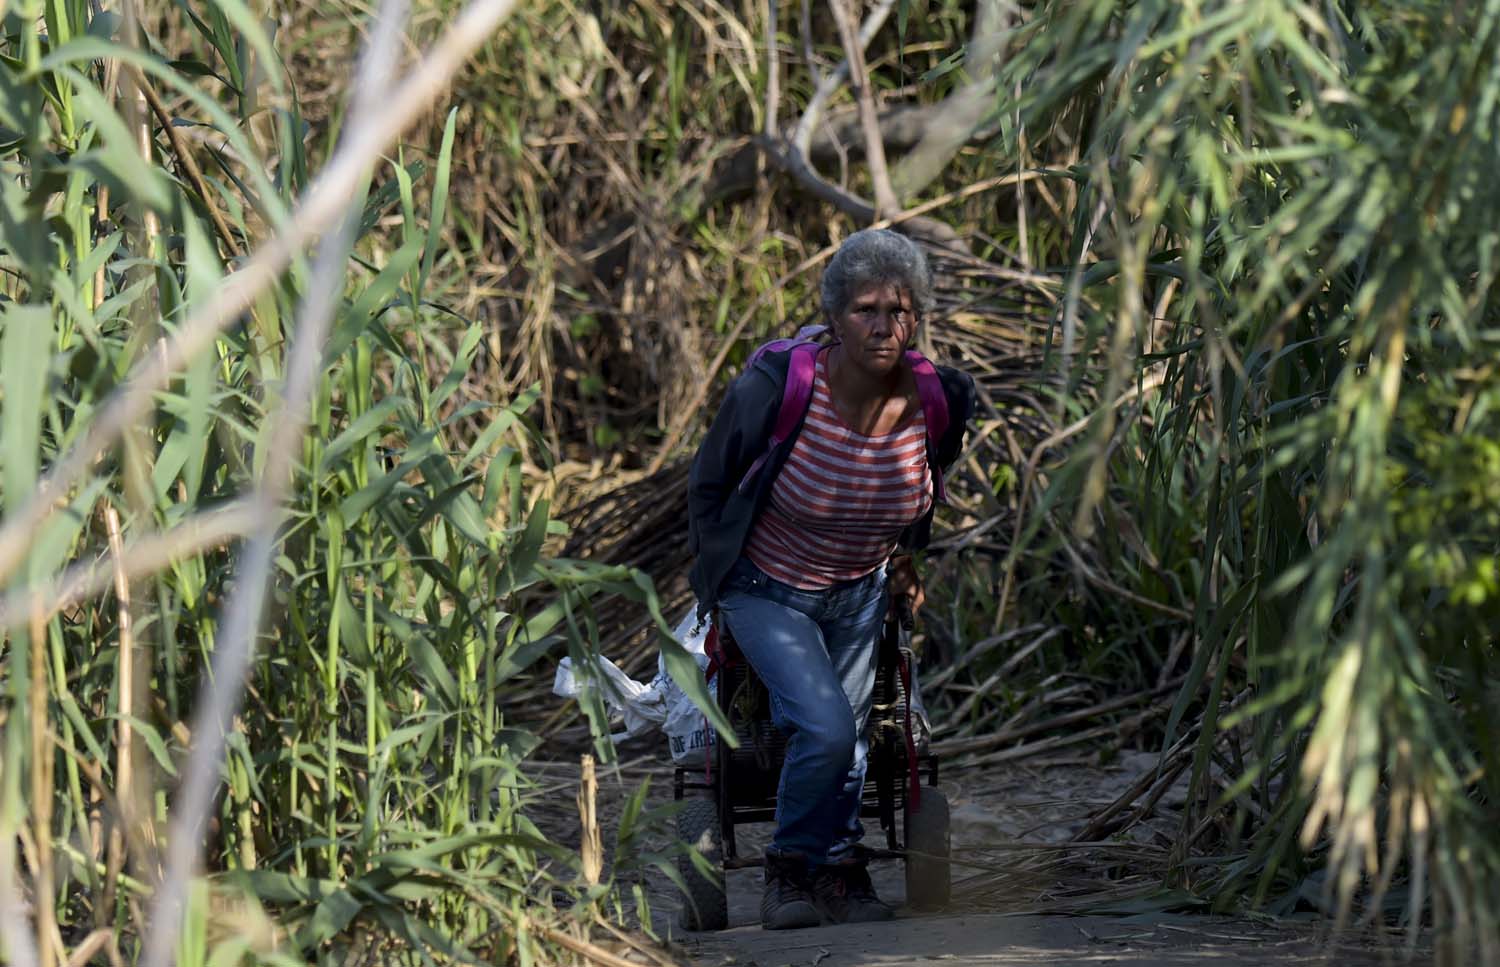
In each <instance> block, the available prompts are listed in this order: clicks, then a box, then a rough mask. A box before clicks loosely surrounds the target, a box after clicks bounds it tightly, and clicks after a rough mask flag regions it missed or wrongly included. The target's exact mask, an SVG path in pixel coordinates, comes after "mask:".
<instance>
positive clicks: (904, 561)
mask: <svg viewBox="0 0 1500 967" xmlns="http://www.w3.org/2000/svg"><path fill="white" fill-rule="evenodd" d="M886 588H887V589H888V590H889V591H890V595H891V604H893V605H896V606H897V607H899V606H900V604H901V600H902V599H903V598H905V599H906V601H907V602H908V603H909V606H910V607H911V613H912V616H913V617H915V616H916V614H917V611H919V610H920V609H921V607H922V602H924V601H926V600H927V594H926V592H924V591H923V590H922V578H921V576H920V575H919V574H917V566H916V564H915V563H913V562H912V559H911V556H910V555H907V554H903V555H901V556H900V557H893V558H891V566H890V568H889V570H888V571H887V572H886Z"/></svg>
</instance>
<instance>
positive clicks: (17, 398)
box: [0, 302, 54, 512]
mask: <svg viewBox="0 0 1500 967" xmlns="http://www.w3.org/2000/svg"><path fill="white" fill-rule="evenodd" d="M0 325H3V326H4V327H5V332H4V335H3V336H0V357H3V358H0V377H3V381H4V389H3V392H4V396H3V400H4V414H3V416H0V429H3V431H4V441H3V444H0V453H3V454H4V458H5V470H4V477H3V479H4V481H5V506H6V508H7V509H8V510H10V511H12V512H14V511H15V510H16V508H18V507H19V506H20V505H21V503H22V502H23V501H24V500H25V499H26V498H27V497H29V496H30V495H31V488H32V486H33V485H34V484H35V483H36V478H37V471H38V469H39V468H40V466H41V418H42V405H43V403H45V402H46V396H47V373H48V370H49V369H50V368H51V364H52V346H53V340H54V332H53V328H52V327H53V322H52V313H51V312H50V311H48V309H47V308H46V307H45V306H28V305H20V304H18V303H14V302H7V303H0Z"/></svg>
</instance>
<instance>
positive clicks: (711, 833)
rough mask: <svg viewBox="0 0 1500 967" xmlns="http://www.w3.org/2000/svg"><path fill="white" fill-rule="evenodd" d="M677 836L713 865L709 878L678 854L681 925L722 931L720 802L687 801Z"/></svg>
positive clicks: (725, 919) (725, 901)
mask: <svg viewBox="0 0 1500 967" xmlns="http://www.w3.org/2000/svg"><path fill="white" fill-rule="evenodd" d="M945 828H946V827H945ZM677 835H678V837H679V838H681V839H682V841H683V842H685V843H687V844H688V845H689V846H692V847H693V848H694V849H696V850H697V851H698V852H699V853H702V854H703V857H704V859H706V860H708V861H709V863H711V864H713V867H714V873H713V876H712V877H711V878H706V877H704V875H703V872H702V871H701V870H700V869H698V867H696V866H694V865H693V860H692V857H690V856H687V855H686V854H684V855H682V856H679V857H677V872H679V873H680V874H682V880H683V882H684V883H686V884H687V896H685V897H683V901H682V925H683V926H684V927H686V928H687V929H688V930H723V929H724V928H725V927H727V926H729V897H728V896H727V895H726V894H725V893H724V867H723V863H724V835H723V833H722V832H721V831H720V829H719V807H718V804H717V803H715V802H714V801H713V800H712V799H689V800H687V801H686V802H684V803H683V806H682V811H681V812H679V813H678V814H677Z"/></svg>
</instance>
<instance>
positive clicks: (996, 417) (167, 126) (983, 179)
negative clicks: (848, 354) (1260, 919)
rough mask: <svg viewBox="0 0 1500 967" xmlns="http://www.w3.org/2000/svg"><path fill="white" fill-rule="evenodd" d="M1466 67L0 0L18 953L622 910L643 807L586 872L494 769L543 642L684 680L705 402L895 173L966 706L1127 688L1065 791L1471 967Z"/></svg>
mask: <svg viewBox="0 0 1500 967" xmlns="http://www.w3.org/2000/svg"><path fill="white" fill-rule="evenodd" d="M360 50H362V51H363V54H362V55H361V56H362V57H363V60H362V62H361V63H362V65H363V66H357V65H356V53H355V52H356V51H360ZM1497 56H1500V5H1497V4H1495V3H1462V4H1451V3H1437V2H1430V3H1429V2H1399V3H1397V2H1368V3H1356V2H1341V3H1335V2H1329V3H1324V4H1306V3H1299V2H1292V0H1258V2H1252V3H1238V2H1236V3H1231V2H1228V0H1209V2H1201V3H1182V4H1180V3H1175V2H1171V3H1169V2H1152V0H1138V2H1125V0H1066V2H1065V0H1037V2H1033V3H1023V4H1012V3H1008V2H1002V0H975V2H959V0H953V2H945V0H926V2H906V0H901V2H895V0H879V2H877V3H875V4H874V5H872V6H867V7H859V6H857V5H853V4H845V3H844V2H843V0H834V2H833V3H832V4H817V5H814V4H812V3H811V0H806V2H803V3H801V4H798V5H790V4H789V5H782V4H781V3H780V2H779V0H760V2H756V0H746V2H743V3H736V4H730V3H727V2H723V0H702V2H691V0H685V2H653V0H641V2H636V3H631V4H618V3H609V2H604V3H597V4H593V5H577V4H572V3H566V2H555V3H554V2H538V3H533V4H527V5H521V6H517V7H514V8H513V7H512V5H511V4H510V3H507V2H503V0H478V2H476V3H475V4H474V5H473V6H471V7H468V8H465V10H463V11H458V10H456V9H454V8H453V7H452V6H451V5H449V4H445V3H436V4H432V3H427V4H420V5H417V6H415V7H414V8H412V9H410V10H407V9H406V7H405V5H404V4H402V3H399V2H388V3H386V4H384V5H383V6H382V8H381V10H380V11H378V12H377V11H372V10H370V9H368V8H367V7H366V6H365V5H351V4H341V3H334V2H329V3H323V4H318V5H292V4H280V3H274V2H273V3H270V4H257V3H250V4H245V3H242V2H240V0H202V2H200V0H187V2H182V3H177V4H173V5H167V4H139V5H138V4H134V3H124V4H109V5H105V4H97V3H92V2H88V0H4V2H0V166H3V179H0V232H3V237H0V428H3V430H0V432H3V440H0V447H3V471H0V497H3V501H4V504H3V505H4V508H5V517H4V521H3V524H0V582H3V597H0V621H3V624H4V628H5V632H4V635H5V637H4V639H3V646H0V647H3V652H0V658H3V664H0V676H3V678H0V686H3V691H4V695H5V699H4V704H3V706H0V708H3V716H4V719H3V746H0V757H3V758H0V936H3V937H4V938H5V939H4V941H3V942H4V944H5V953H6V956H7V957H8V958H9V959H10V960H11V961H12V962H15V963H22V964H30V963H41V964H54V963H61V962H65V961H66V962H77V963H84V962H88V961H90V960H91V959H92V960H97V961H99V962H110V963H120V962H144V963H147V964H151V965H153V967H154V965H156V964H164V963H167V962H169V961H171V960H173V959H175V960H177V961H178V962H180V963H184V964H187V963H192V964H198V963H215V964H221V963H233V962H238V961H242V960H246V959H251V960H261V961H266V962H294V963H305V962H309V961H311V960H317V961H319V962H325V961H327V962H333V961H342V962H359V961H362V960H366V959H381V960H390V959H401V960H409V961H411V962H414V963H415V962H417V961H425V960H427V959H429V958H431V959H441V960H464V961H469V960H485V961H491V962H501V961H505V962H510V961H515V962H519V963H532V962H549V961H552V960H555V959H561V958H564V957H572V956H595V957H597V956H598V955H599V954H598V951H599V950H600V949H601V948H599V947H598V946H597V945H598V943H600V942H602V941H601V940H600V938H612V941H619V936H618V935H617V934H616V933H615V932H614V931H616V930H617V929H618V925H619V924H622V923H626V922H634V921H633V918H635V917H639V918H640V919H642V920H645V919H648V918H647V917H646V916H644V914H645V913H646V911H645V910H643V909H642V907H643V906H644V905H645V904H646V897H645V895H644V894H643V893H641V892H640V891H639V890H638V889H635V888H633V886H632V884H633V883H634V882H635V881H634V880H633V879H632V871H633V870H635V869H639V868H640V867H642V866H646V865H655V866H658V867H661V868H663V869H668V870H669V869H671V863H670V860H671V857H670V856H669V855H657V854H652V853H649V852H645V851H644V850H642V849H641V848H640V847H639V843H640V839H639V832H640V829H641V825H642V823H644V822H646V821H647V817H646V816H645V815H644V814H643V813H642V811H641V803H642V802H643V801H644V800H643V798H638V799H636V800H634V805H633V807H632V808H631V809H629V810H627V815H626V820H625V822H623V823H622V825H621V828H620V829H619V831H618V842H617V844H616V848H615V853H614V858H615V863H614V866H613V868H612V877H613V878H612V879H608V880H606V881H605V882H604V883H603V884H600V885H591V884H590V882H589V878H588V877H587V876H580V875H579V874H580V872H581V871H580V870H579V869H578V859H577V857H575V856H573V855H571V854H570V853H569V852H568V851H566V850H562V849H560V848H558V847H557V846H556V845H554V844H552V843H549V842H548V841H547V840H546V839H545V837H543V836H542V835H541V834H540V832H539V831H538V829H537V828H536V826H535V825H533V824H532V823H531V822H530V821H529V820H528V819H527V817H526V810H525V808H523V802H524V800H525V799H526V797H527V794H528V790H534V789H536V788H537V786H536V783H535V780H534V779H531V778H528V775H529V774H530V773H531V772H532V770H529V769H528V766H527V756H528V755H531V754H533V753H534V749H535V746H536V743H537V741H538V736H542V735H550V736H552V737H553V738H554V740H559V739H560V738H561V737H566V736H567V735H569V734H572V733H569V732H567V730H566V729H563V730H562V731H559V729H560V728H561V726H562V725H565V724H566V723H565V722H563V721H562V720H561V719H560V718H559V716H558V714H557V713H556V711H555V706H554V705H550V704H544V703H542V702H541V700H540V696H541V695H542V694H544V692H545V688H546V684H547V682H548V681H549V680H550V671H551V667H552V662H551V659H552V658H555V657H556V656H558V655H560V654H562V653H563V652H565V651H566V652H567V653H570V654H572V655H573V656H574V658H575V659H576V660H578V661H579V662H582V663H585V664H587V663H588V662H590V661H592V660H593V659H594V658H595V657H596V656H597V655H598V654H599V653H600V651H601V648H602V649H603V651H604V652H605V653H608V654H611V655H613V656H616V657H620V658H621V659H622V661H623V662H624V663H625V664H627V666H628V667H631V668H632V669H639V668H640V667H643V666H644V665H645V664H647V663H649V662H652V661H654V660H655V659H654V656H655V652H656V649H657V647H658V646H659V647H661V648H663V649H664V651H665V654H666V655H667V656H668V658H669V664H670V665H671V667H672V669H673V671H674V674H675V675H676V676H677V677H678V679H679V681H681V682H683V683H684V684H685V686H687V687H689V688H691V689H693V690H695V693H696V694H698V695H700V696H701V695H702V692H701V681H700V680H699V679H698V678H697V673H696V669H695V667H694V666H693V664H692V662H691V659H690V658H688V657H687V656H686V655H685V654H684V653H683V652H682V651H681V649H680V648H677V647H676V646H675V645H674V644H673V642H672V640H671V638H670V636H669V635H667V634H666V631H667V629H668V628H669V624H668V622H667V618H668V617H676V614H677V611H678V609H680V608H681V605H682V600H683V599H682V594H683V590H682V586H681V577H680V567H681V563H682V554H683V548H682V546H681V538H680V535H678V534H677V530H678V528H675V527H672V526H670V525H671V522H672V521H673V520H674V519H679V520H680V514H678V516H677V517H676V518H674V516H673V515H674V513H677V512H676V511H675V510H674V508H675V507H676V501H678V499H679V497H680V490H681V475H682V472H683V466H684V464H683V457H684V454H686V453H688V452H690V448H691V444H692V441H693V438H694V433H695V432H696V431H697V429H698V428H699V426H700V425H701V422H702V420H703V418H704V414H705V412H707V411H708V410H710V409H711V407H712V405H713V402H714V400H715V399H716V393H717V391H718V388H719V387H720V386H721V385H722V383H723V380H724V378H725V377H726V376H727V375H728V374H729V373H732V372H733V370H734V368H735V366H736V365H737V363H738V361H739V360H741V359H742V358H743V357H744V355H745V353H746V352H747V351H748V349H749V347H751V346H753V345H754V344H755V342H756V341H758V340H759V339H761V338H763V337H764V336H766V335H767V334H769V333H778V334H780V333H785V332H787V331H788V330H789V329H791V328H792V327H793V326H794V325H795V324H796V323H797V322H800V321H803V320H805V319H807V318H809V317H810V316H811V315H812V314H813V304H812V301H811V299H810V295H811V293H812V292H814V291H815V284H816V279H817V275H818V271H819V268H820V266H821V264H822V262H823V261H824V260H826V258H827V257H828V256H829V255H830V254H831V253H832V251H833V250H834V249H835V248H836V246H837V243H838V240H839V239H840V238H842V237H843V236H845V235H847V234H848V232H849V231H851V230H853V229H854V228H856V227H859V226H861V225H864V224H869V223H872V222H877V221H879V222H881V223H885V222H890V221H892V220H894V223H895V224H897V225H898V226H900V227H901V228H902V230H905V231H909V232H911V233H912V234H914V235H916V236H917V237H919V238H921V239H923V240H924V242H926V243H927V244H928V245H930V246H931V248H932V251H933V255H934V259H935V262H936V264H937V266H938V268H939V269H940V273H941V292H940V295H941V307H940V313H939V317H938V318H935V319H933V320H931V321H930V323H929V325H928V328H927V333H926V337H925V338H926V340H927V346H926V348H928V349H930V350H931V351H932V352H933V354H934V355H937V356H939V357H943V358H945V359H946V360H947V361H951V362H955V363H957V364H959V365H963V366H966V367H968V368H970V369H971V371H974V372H975V373H976V375H977V376H978V377H979V378H980V381H981V384H982V386H983V388H984V391H985V398H986V408H985V413H984V414H983V419H982V420H981V421H980V422H979V424H978V425H977V426H976V432H975V442H974V443H973V445H972V448H971V451H970V453H968V454H967V455H966V457H965V460H964V463H963V466H962V468H961V470H960V472H959V474H957V475H956V480H955V484H956V486H955V488H954V491H955V493H954V504H955V505H954V507H953V508H952V509H951V512H950V513H949V514H948V516H947V518H946V521H945V527H946V530H945V532H944V533H943V534H942V535H941V537H940V539H939V541H938V542H937V544H936V546H935V547H934V550H933V552H932V553H931V554H930V555H929V558H928V561H927V571H928V575H929V583H930V584H931V585H932V587H933V590H934V592H935V594H934V597H935V602H934V606H933V607H932V609H931V613H930V614H929V616H928V618H927V622H926V638H927V652H926V654H927V661H928V663H929V664H930V666H931V668H930V669H929V675H930V678H929V680H930V681H932V682H933V683H934V684H933V688H934V691H935V693H936V701H937V702H938V704H939V705H940V707H941V711H940V712H939V715H940V717H941V718H943V720H944V721H945V723H946V725H945V729H946V732H945V733H944V735H942V736H940V739H942V741H944V742H947V743H948V745H947V746H946V748H947V749H948V750H949V751H953V752H960V751H961V752H964V753H967V754H970V755H975V756H977V757H978V761H981V762H983V761H1003V760H1004V757H1005V756H1007V755H1011V754H1013V753H1014V750H1015V747H1016V745H1015V743H1016V742H1018V741H1020V740H1021V739H1022V738H1026V739H1028V740H1036V739H1038V738H1040V740H1041V741H1045V742H1053V743H1057V742H1071V741H1087V740H1089V739H1090V737H1093V738H1095V739H1097V738H1099V737H1100V734H1101V733H1100V732H1092V731H1090V729H1088V728H1083V727H1082V726H1084V725H1085V724H1088V725H1090V726H1095V727H1101V726H1102V733H1103V734H1108V735H1112V736H1118V735H1120V734H1125V735H1129V736H1133V737H1134V738H1135V741H1137V742H1139V743H1140V744H1141V745H1143V746H1144V747H1149V748H1153V749H1160V750H1161V751H1162V769H1161V773H1160V776H1159V777H1154V778H1155V781H1154V782H1153V783H1151V784H1150V785H1148V786H1147V787H1144V788H1142V789H1139V790H1134V791H1133V793H1134V795H1133V798H1132V797H1126V798H1122V801H1121V802H1119V803H1117V804H1115V806H1114V807H1111V808H1110V809H1106V810H1103V811H1102V812H1101V814H1100V815H1099V816H1098V817H1097V822H1096V823H1094V824H1091V826H1090V829H1089V831H1088V832H1089V834H1090V835H1089V837H1087V838H1089V839H1095V838H1102V837H1106V836H1109V835H1116V834H1120V833H1122V832H1123V831H1124V830H1125V828H1126V827H1127V825H1128V824H1129V822H1130V821H1131V819H1132V817H1135V818H1138V817H1139V815H1140V814H1141V808H1142V807H1141V806H1140V805H1138V803H1139V804H1144V808H1146V809H1149V807H1150V803H1151V802H1152V801H1153V800H1152V796H1153V795H1155V796H1158V797H1159V795H1160V792H1159V791H1158V790H1159V789H1162V788H1164V785H1163V784H1164V783H1169V782H1170V781H1171V780H1172V779H1174V778H1176V776H1177V775H1178V774H1181V773H1186V774H1187V775H1189V776H1190V782H1191V789H1192V795H1191V796H1190V801H1189V806H1188V808H1186V809H1184V810H1183V812H1182V815H1181V823H1182V831H1181V835H1180V836H1178V837H1177V838H1176V839H1175V840H1173V842H1172V843H1170V844H1169V845H1168V846H1166V847H1164V848H1163V849H1162V850H1161V857H1160V862H1159V863H1158V864H1156V865H1154V866H1153V867H1152V871H1153V873H1154V874H1155V875H1156V877H1157V883H1158V884H1159V885H1160V886H1170V887H1172V890H1173V892H1172V893H1171V894H1170V895H1171V896H1173V897H1177V898H1179V900H1181V899H1182V898H1186V901H1184V902H1187V901H1190V902H1192V903H1195V904H1199V905H1203V906H1212V907H1213V908H1216V909H1221V910H1239V909H1260V910H1266V911H1270V912H1273V913H1277V912H1290V911H1292V910H1294V909H1297V908H1298V907H1299V905H1309V904H1310V905H1312V906H1314V907H1317V908H1319V909H1322V910H1324V911H1325V912H1327V913H1329V914H1330V915H1332V916H1334V917H1335V918H1336V919H1339V920H1341V921H1342V920H1351V919H1353V920H1358V921H1361V922H1364V923H1367V924H1378V925H1381V926H1384V927H1389V928H1395V929H1398V930H1404V931H1406V934H1405V935H1406V936H1408V937H1410V938H1412V939H1414V938H1415V935H1416V934H1415V930H1413V929H1412V928H1416V927H1419V926H1429V927H1431V928H1433V931H1434V934H1435V935H1436V936H1437V938H1438V939H1439V941H1440V950H1441V951H1442V952H1443V953H1444V954H1445V955H1446V956H1447V957H1448V959H1449V960H1450V961H1451V962H1455V963H1472V962H1475V960H1476V959H1478V958H1483V959H1486V960H1487V961H1488V962H1496V961H1497V960H1500V934H1497V930H1500V914H1497V910H1496V907H1495V905H1494V904H1493V902H1492V898H1493V897H1495V896H1497V895H1500V840H1497V837H1496V833H1495V830H1496V829H1497V828H1500V824H1497V822H1496V818H1497V817H1496V798H1495V793H1496V788H1495V783H1496V781H1497V780H1496V777H1497V774H1500V773H1497V769H1500V762H1497V761H1496V756H1497V754H1500V744H1497V741H1496V735H1497V731H1496V725H1497V723H1496V721H1495V719H1494V716H1495V711H1494V710H1495V708H1496V704H1497V703H1496V698H1497V696H1500V680H1497V671H1496V669H1497V664H1496V655H1495V650H1494V649H1495V633H1494V629H1495V628H1496V627H1497V618H1500V564H1497V550H1500V510H1497V507H1500V489H1497V488H1500V442H1497V441H1500V433H1497V431H1500V425H1497V420H1500V410H1497V408H1496V405H1495V404H1496V403H1497V402H1500V399H1497V396H1500V379H1497V373H1496V366H1497V363H1500V324H1497V314H1496V309H1497V305H1496V297H1495V294H1494V289H1493V283H1494V280H1495V274H1496V268H1497V265H1496V258H1497V241H1500V205H1497V191H1500V189H1497V184H1496V181H1495V179H1494V172H1495V171H1496V170H1497V167H1496V166H1497V162H1500V157H1497V154H1500V142H1497V140H1496V137H1495V133H1494V132H1495V113H1496V108H1497V100H1500V70H1497V67H1500V64H1497ZM450 81H451V82H450ZM664 612H665V613H664ZM584 712H585V714H586V718H587V721H588V723H589V725H590V730H589V731H590V733H591V734H592V735H594V736H597V737H601V738H599V739H596V740H595V747H596V749H597V750H598V751H599V752H600V753H601V754H603V755H605V756H607V755H608V754H609V747H608V745H607V743H606V742H604V741H603V740H602V736H603V734H604V733H605V731H606V730H607V722H606V721H605V716H604V713H603V709H602V705H601V704H600V703H599V701H598V698H597V696H596V697H595V698H594V700H593V701H591V702H587V703H585V706H584ZM1080 736H1082V739H1080V738H1079V737H1080ZM620 942H623V941H620ZM591 951H592V953H590V952H591Z"/></svg>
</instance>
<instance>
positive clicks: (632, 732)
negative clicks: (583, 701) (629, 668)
mask: <svg viewBox="0 0 1500 967" xmlns="http://www.w3.org/2000/svg"><path fill="white" fill-rule="evenodd" d="M599 668H600V670H601V671H602V672H603V673H604V677H605V678H607V679H608V681H609V683H608V685H607V686H604V687H602V688H601V689H600V691H601V694H602V695H603V697H604V704H605V706H606V707H608V708H609V710H610V712H611V713H613V714H615V715H621V716H623V717H624V719H625V731H624V732H620V733H617V734H615V735H611V736H610V739H611V740H613V741H615V742H618V741H620V740H621V739H626V738H630V737H632V736H637V735H640V734H642V733H643V732H647V731H649V730H650V729H653V728H660V727H661V724H662V723H663V722H665V721H666V719H667V711H668V707H667V697H666V696H665V695H664V694H663V693H662V689H661V683H660V678H659V677H658V678H657V679H656V680H654V681H652V682H651V684H649V685H642V684H641V683H640V682H638V681H636V680H635V679H633V678H631V677H630V676H629V675H627V674H625V673H624V672H623V671H621V670H620V668H619V666H617V665H616V664H615V663H614V662H612V661H610V660H609V659H608V658H600V659H599ZM594 687H598V686H597V685H596V683H595V682H591V681H589V679H588V677H587V676H586V675H584V674H581V673H580V670H579V669H576V668H575V667H574V665H573V659H571V658H564V659H563V660H562V661H560V662H558V663H557V675H556V677H555V678H553V680H552V694H554V695H560V696H562V697H563V698H577V697H578V696H579V695H582V694H583V693H584V692H585V691H587V690H588V689H590V688H594Z"/></svg>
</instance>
